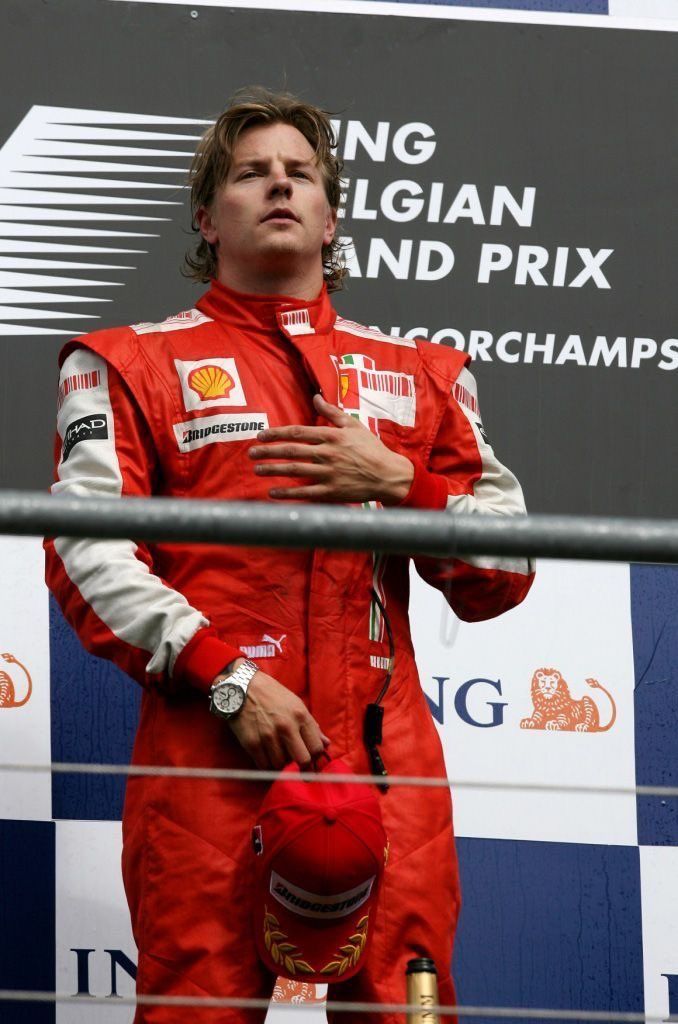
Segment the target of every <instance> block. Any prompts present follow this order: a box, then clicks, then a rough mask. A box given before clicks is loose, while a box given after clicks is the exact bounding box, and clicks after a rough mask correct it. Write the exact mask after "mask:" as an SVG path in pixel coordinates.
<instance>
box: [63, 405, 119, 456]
mask: <svg viewBox="0 0 678 1024" xmlns="http://www.w3.org/2000/svg"><path fill="white" fill-rule="evenodd" d="M107 438H108V416H107V415H106V413H90V415H89V416H81V417H80V419H77V420H73V422H72V423H69V424H68V426H67V427H66V433H65V434H64V444H63V450H62V454H61V461H62V462H66V460H67V459H68V456H69V455H70V454H71V452H72V451H73V449H74V448H75V446H76V444H79V443H80V442H81V441H92V440H95V439H98V440H106V439H107Z"/></svg>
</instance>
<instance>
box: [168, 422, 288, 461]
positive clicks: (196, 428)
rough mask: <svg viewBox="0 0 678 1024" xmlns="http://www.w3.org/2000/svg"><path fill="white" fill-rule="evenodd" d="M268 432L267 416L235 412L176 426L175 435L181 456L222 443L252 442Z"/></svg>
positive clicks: (176, 424)
mask: <svg viewBox="0 0 678 1024" xmlns="http://www.w3.org/2000/svg"><path fill="white" fill-rule="evenodd" d="M267 428H268V416H267V415H266V413H265V412H232V413H228V414H225V415H223V416H201V417H200V418H199V419H195V420H188V422H186V423H175V424H174V435H175V437H176V439H177V445H178V446H179V451H180V452H194V451H195V450H196V448H204V447H205V445H206V444H215V443H217V442H220V441H248V440H249V441H251V440H253V439H254V438H255V437H256V436H257V434H258V433H259V431H260V430H266V429H267Z"/></svg>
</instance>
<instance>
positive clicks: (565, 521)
mask: <svg viewBox="0 0 678 1024" xmlns="http://www.w3.org/2000/svg"><path fill="white" fill-rule="evenodd" d="M0 533H6V534H14V535H20V536H44V535H45V534H46V535H48V536H68V537H103V538H111V537H130V538H132V539H134V540H149V541H161V540H162V541H185V542H197V543H203V544H236V545H247V546H250V547H267V548H271V547H281V548H313V547H318V548H328V549H333V550H342V551H345V550H352V551H383V552H391V553H403V554H411V555H429V556H431V557H434V558H436V557H438V558H445V557H454V556H457V555H462V556H463V555H470V554H482V555H503V556H525V555H529V556H536V557H540V558H576V559H587V560H589V559H592V560H597V561H611V562H672V563H673V562H678V520H675V519H631V518H622V517H602V516H601V517H588V516H553V515H549V516H545V515H539V516H492V515H476V516H461V515H454V514H453V513H447V512H424V511H419V510H410V509H400V508H398V509H390V508H389V509H378V510H372V509H361V508H352V507H347V506H343V505H301V504H293V505H286V504H272V503H270V502H256V501H252V502H246V501H228V502H226V501H204V500H197V499H194V498H190V499H183V498H100V497H83V498H80V497H78V498H76V497H64V496H54V497H50V496H49V495H45V494H42V493H34V492H30V491H4V492H0Z"/></svg>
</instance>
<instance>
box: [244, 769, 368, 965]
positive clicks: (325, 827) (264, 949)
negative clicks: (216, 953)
mask: <svg viewBox="0 0 678 1024" xmlns="http://www.w3.org/2000/svg"><path fill="white" fill-rule="evenodd" d="M322 773H323V774H330V773H334V774H346V775H349V774H351V769H350V768H349V767H348V766H347V765H346V764H345V763H344V762H343V761H341V760H336V759H335V760H333V761H330V762H329V763H328V764H327V765H326V766H325V767H324V768H323V769H322ZM298 774H299V768H298V767H297V765H288V767H287V768H286V769H285V770H284V771H283V772H282V774H281V776H280V778H279V779H278V780H277V781H276V782H274V783H273V785H272V786H271V788H270V790H269V791H268V794H267V795H266V798H265V799H264V802H263V803H262V805H261V809H260V811H259V818H258V824H257V825H256V826H255V828H254V830H253V834H252V838H253V847H254V850H255V854H256V855H257V857H256V891H255V901H254V914H255V922H254V925H255V936H256V942H257V949H258V951H259V956H260V957H261V959H262V960H263V962H264V964H265V965H266V966H267V967H268V968H269V970H271V971H273V972H274V973H277V974H279V975H282V976H283V977H286V978H292V979H295V980H297V981H315V982H320V983H326V982H329V983H331V982H333V981H339V980H341V981H344V980H346V979H347V978H350V977H352V976H353V975H354V974H357V972H358V971H359V970H360V968H361V967H362V966H363V964H364V963H365V959H366V956H367V951H368V949H369V945H370V940H371V937H372V932H373V930H374V913H375V908H376V903H377V897H378V892H379V883H380V881H381V876H382V874H383V871H384V865H385V863H386V859H387V856H388V842H387V838H386V833H385V831H384V826H383V824H382V820H381V808H380V806H379V801H378V799H377V796H376V794H375V792H374V789H373V788H372V787H371V786H367V785H359V784H358V783H355V782H342V783H327V784H325V783H322V782H304V781H302V780H300V779H298V778H297V777H296V776H298Z"/></svg>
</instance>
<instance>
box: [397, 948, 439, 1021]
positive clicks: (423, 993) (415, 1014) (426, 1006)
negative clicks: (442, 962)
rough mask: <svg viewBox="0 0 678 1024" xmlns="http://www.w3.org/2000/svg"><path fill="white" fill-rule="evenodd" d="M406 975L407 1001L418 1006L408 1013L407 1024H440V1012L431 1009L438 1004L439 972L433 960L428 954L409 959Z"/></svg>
mask: <svg viewBox="0 0 678 1024" xmlns="http://www.w3.org/2000/svg"><path fill="white" fill-rule="evenodd" d="M405 975H406V977H407V1002H408V1003H409V1004H410V1005H411V1006H416V1007H417V1009H416V1010H410V1012H409V1013H408V1014H407V1024H440V1018H439V1016H438V1014H437V1013H435V1012H434V1011H433V1010H431V1007H432V1006H437V1005H438V974H437V972H436V965H435V964H434V962H433V960H431V959H430V958H429V957H427V956H420V957H416V958H415V959H414V960H409V961H408V963H407V970H406V971H405Z"/></svg>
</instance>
